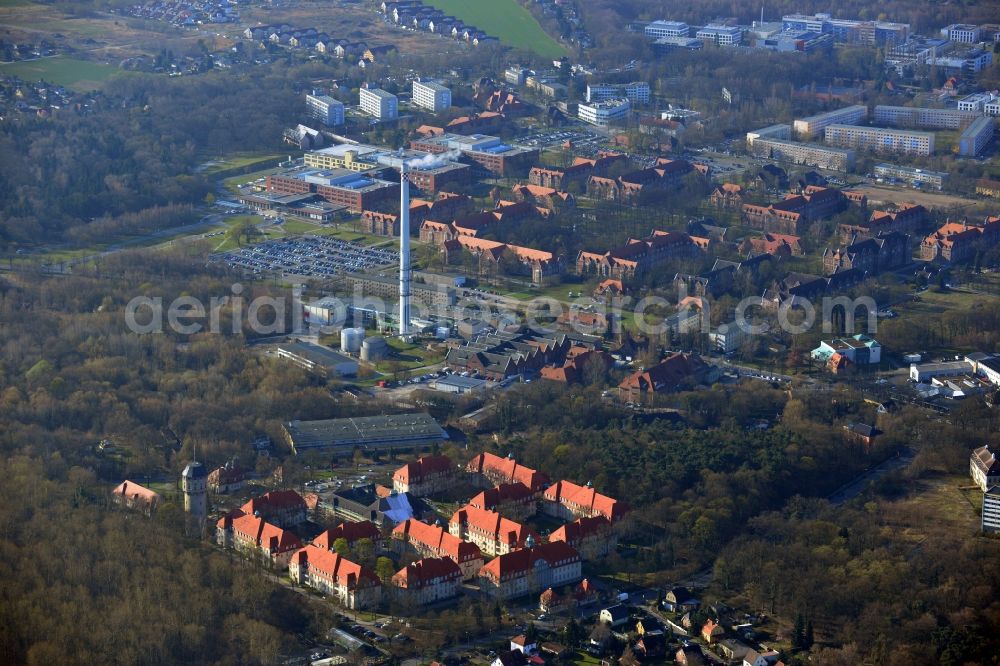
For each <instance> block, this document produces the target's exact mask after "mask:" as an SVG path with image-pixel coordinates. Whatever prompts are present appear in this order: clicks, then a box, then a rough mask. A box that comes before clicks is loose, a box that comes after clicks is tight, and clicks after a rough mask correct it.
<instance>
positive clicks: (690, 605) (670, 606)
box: [661, 587, 701, 613]
mask: <svg viewBox="0 0 1000 666" xmlns="http://www.w3.org/2000/svg"><path fill="white" fill-rule="evenodd" d="M661 605H662V606H663V608H664V609H665V610H668V611H671V612H673V613H684V612H687V611H692V610H697V609H698V606H700V605H701V602H699V601H698V600H697V599H695V598H694V596H693V595H692V594H691V591H690V590H688V589H687V588H686V587H673V588H670V590H668V591H667V593H666V594H665V595H663V602H662V604H661Z"/></svg>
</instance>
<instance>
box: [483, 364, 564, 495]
mask: <svg viewBox="0 0 1000 666" xmlns="http://www.w3.org/2000/svg"><path fill="white" fill-rule="evenodd" d="M567 349H568V346H567ZM465 470H466V471H467V472H470V473H472V474H475V475H476V478H477V480H479V481H480V482H481V483H482V482H483V481H485V483H486V485H488V486H489V487H493V486H497V485H500V484H501V483H523V484H524V485H526V486H527V487H528V488H530V489H531V492H533V493H535V494H536V495H537V494H538V493H541V492H542V490H543V489H544V488H545V487H546V486H547V485H548V484H549V477H548V476H546V475H545V474H544V473H543V472H538V471H536V470H533V469H531V468H530V467H525V466H524V465H521V464H519V463H518V462H517V461H516V460H514V457H513V456H512V455H510V456H507V457H506V458H502V457H500V456H498V455H495V454H492V453H487V452H485V451H484V452H483V453H480V454H479V455H477V456H476V457H475V458H473V459H472V460H470V461H469V464H468V465H466V467H465Z"/></svg>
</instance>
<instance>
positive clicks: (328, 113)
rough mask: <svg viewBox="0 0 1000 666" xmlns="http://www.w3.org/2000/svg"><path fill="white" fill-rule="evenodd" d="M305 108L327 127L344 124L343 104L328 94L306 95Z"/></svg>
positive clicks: (312, 116)
mask: <svg viewBox="0 0 1000 666" xmlns="http://www.w3.org/2000/svg"><path fill="white" fill-rule="evenodd" d="M306 110H307V111H308V113H309V117H310V118H315V119H316V120H319V121H320V122H321V123H323V124H324V125H326V126H327V127H335V126H337V125H343V124H344V105H343V104H342V103H341V102H339V101H337V100H335V99H334V98H332V97H330V96H329V95H306Z"/></svg>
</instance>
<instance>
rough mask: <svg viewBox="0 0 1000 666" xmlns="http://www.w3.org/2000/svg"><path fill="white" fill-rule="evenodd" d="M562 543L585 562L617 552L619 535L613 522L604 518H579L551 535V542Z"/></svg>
mask: <svg viewBox="0 0 1000 666" xmlns="http://www.w3.org/2000/svg"><path fill="white" fill-rule="evenodd" d="M554 541H562V542H563V543H566V544H567V545H569V546H571V547H572V548H573V549H575V550H576V551H577V552H578V553H580V557H582V558H583V559H585V560H596V559H599V558H602V557H606V556H608V555H610V554H611V553H613V552H615V548H616V547H617V545H618V535H617V534H615V531H614V529H613V528H612V524H611V521H610V520H608V519H607V518H605V517H604V516H593V517H591V518H577V519H576V520H574V521H573V522H571V523H566V524H565V525H563V526H562V527H559V528H557V529H556V530H554V531H553V532H552V534H550V535H549V542H554Z"/></svg>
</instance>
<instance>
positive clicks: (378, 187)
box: [265, 166, 399, 213]
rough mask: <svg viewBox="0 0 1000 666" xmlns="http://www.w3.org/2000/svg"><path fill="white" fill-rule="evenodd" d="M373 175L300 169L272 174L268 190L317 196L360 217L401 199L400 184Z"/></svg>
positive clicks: (368, 173) (266, 186) (286, 193)
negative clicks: (361, 213) (367, 211)
mask: <svg viewBox="0 0 1000 666" xmlns="http://www.w3.org/2000/svg"><path fill="white" fill-rule="evenodd" d="M372 173H373V172H357V171H352V170H351V169H321V168H316V167H311V166H301V167H296V168H294V169H289V170H287V171H282V172H279V173H275V174H271V175H270V176H268V177H267V182H266V185H265V189H266V190H267V191H268V192H272V193H276V194H279V195H296V194H310V193H311V194H317V195H319V196H320V197H321V198H323V199H324V200H326V201H328V202H329V203H332V204H339V205H342V206H346V207H347V209H348V210H349V211H351V212H352V213H360V212H362V211H364V210H375V209H377V208H378V205H379V204H380V203H382V202H388V201H395V200H396V199H398V198H399V183H398V182H394V181H388V180H382V179H380V178H376V177H375V176H374V175H372Z"/></svg>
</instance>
